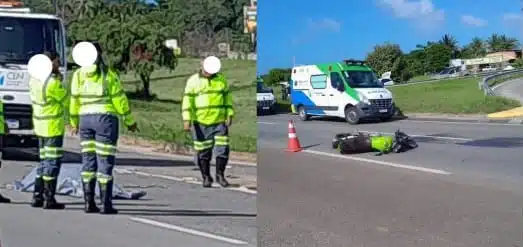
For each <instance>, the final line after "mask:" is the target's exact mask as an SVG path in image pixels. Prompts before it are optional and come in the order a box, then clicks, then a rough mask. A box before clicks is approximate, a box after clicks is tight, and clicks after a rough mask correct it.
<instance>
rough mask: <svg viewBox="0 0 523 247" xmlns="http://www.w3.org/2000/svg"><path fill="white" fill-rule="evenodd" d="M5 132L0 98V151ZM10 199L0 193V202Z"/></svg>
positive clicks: (0, 164)
mask: <svg viewBox="0 0 523 247" xmlns="http://www.w3.org/2000/svg"><path fill="white" fill-rule="evenodd" d="M5 132H6V128H5V120H4V104H3V102H2V100H0V152H1V149H3V148H4V135H5ZM0 167H2V162H1V161H0ZM10 202H11V199H9V198H7V197H4V196H2V195H1V194H0V203H10Z"/></svg>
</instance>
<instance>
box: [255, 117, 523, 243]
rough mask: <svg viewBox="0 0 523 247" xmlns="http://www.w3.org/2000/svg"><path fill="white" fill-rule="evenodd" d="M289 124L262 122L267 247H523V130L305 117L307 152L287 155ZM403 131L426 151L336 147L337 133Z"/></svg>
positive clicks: (302, 130)
mask: <svg viewBox="0 0 523 247" xmlns="http://www.w3.org/2000/svg"><path fill="white" fill-rule="evenodd" d="M289 118H294V117H291V116H289V115H275V116H265V117H259V118H258V122H259V124H258V126H259V149H258V150H259V152H258V157H259V158H258V162H259V164H260V165H259V168H258V224H259V226H260V228H259V230H260V235H259V236H260V237H259V240H258V241H259V244H260V245H261V246H349V245H350V246H391V247H395V246H398V247H400V246H401V247H404V246H523V242H522V241H523V217H522V214H523V211H522V206H523V179H522V176H523V175H522V174H523V164H522V162H521V159H522V157H523V156H522V155H521V150H523V149H522V146H523V126H521V125H508V124H485V123H447V122H439V121H411V120H403V121H394V122H389V123H368V124H362V125H359V126H350V125H348V124H346V123H343V122H339V121H325V120H312V121H309V122H300V121H299V120H297V121H295V123H296V130H297V135H298V138H299V140H300V142H301V144H302V146H304V147H307V150H306V151H303V152H300V153H285V152H283V151H282V150H283V149H284V148H285V147H286V145H287V121H288V119H289ZM398 128H400V129H401V130H402V131H404V132H405V133H407V134H409V135H411V136H414V137H415V139H416V140H417V141H418V144H419V148H418V149H415V150H411V151H409V152H406V153H402V154H389V155H383V156H374V155H372V154H360V155H350V156H341V155H339V154H337V153H336V152H335V151H334V150H332V149H331V141H332V138H333V136H334V135H335V134H336V133H342V132H351V131H354V130H356V129H358V130H360V131H369V132H381V133H384V134H391V133H393V132H394V131H395V130H397V129H398ZM275 202H277V204H276V203H275Z"/></svg>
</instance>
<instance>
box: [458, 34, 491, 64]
mask: <svg viewBox="0 0 523 247" xmlns="http://www.w3.org/2000/svg"><path fill="white" fill-rule="evenodd" d="M486 54H487V49H486V45H485V41H483V40H482V39H481V38H479V37H474V38H473V39H472V41H471V42H470V43H469V44H467V45H465V47H463V50H462V57H463V58H465V59H470V58H478V57H484V56H485V55H486Z"/></svg>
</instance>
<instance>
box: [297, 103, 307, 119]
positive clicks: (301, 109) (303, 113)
mask: <svg viewBox="0 0 523 247" xmlns="http://www.w3.org/2000/svg"><path fill="white" fill-rule="evenodd" d="M298 115H299V116H300V120H301V121H307V120H309V117H310V116H309V115H308V114H307V111H306V110H305V107H304V106H300V107H298Z"/></svg>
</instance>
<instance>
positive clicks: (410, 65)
mask: <svg viewBox="0 0 523 247" xmlns="http://www.w3.org/2000/svg"><path fill="white" fill-rule="evenodd" d="M426 57H427V55H426V53H425V49H415V50H413V51H411V52H409V54H407V55H406V56H405V59H406V63H407V70H408V71H409V72H410V73H411V74H412V75H413V76H418V75H423V74H425V72H427V66H426V60H427V58H426Z"/></svg>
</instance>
